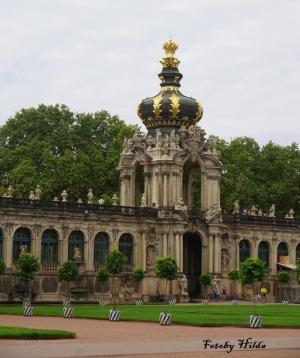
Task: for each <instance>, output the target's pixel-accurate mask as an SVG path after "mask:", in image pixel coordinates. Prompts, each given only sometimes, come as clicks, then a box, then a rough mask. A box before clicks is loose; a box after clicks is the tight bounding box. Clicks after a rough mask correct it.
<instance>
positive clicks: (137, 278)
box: [133, 267, 145, 282]
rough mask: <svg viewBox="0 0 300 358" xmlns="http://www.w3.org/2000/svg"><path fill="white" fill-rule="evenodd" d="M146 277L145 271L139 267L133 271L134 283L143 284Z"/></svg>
mask: <svg viewBox="0 0 300 358" xmlns="http://www.w3.org/2000/svg"><path fill="white" fill-rule="evenodd" d="M144 277H145V271H144V270H143V269H142V268H141V267H137V268H135V269H134V271H133V281H134V282H141V281H143V279H144Z"/></svg>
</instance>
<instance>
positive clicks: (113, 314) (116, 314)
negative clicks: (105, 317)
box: [109, 310, 121, 321]
mask: <svg viewBox="0 0 300 358" xmlns="http://www.w3.org/2000/svg"><path fill="white" fill-rule="evenodd" d="M120 316H121V314H120V311H114V310H109V320H110V321H120Z"/></svg>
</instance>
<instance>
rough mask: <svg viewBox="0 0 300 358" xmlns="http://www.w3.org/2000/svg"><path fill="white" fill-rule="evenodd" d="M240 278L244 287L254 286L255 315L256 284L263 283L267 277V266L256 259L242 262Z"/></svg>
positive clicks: (251, 258) (250, 258)
mask: <svg viewBox="0 0 300 358" xmlns="http://www.w3.org/2000/svg"><path fill="white" fill-rule="evenodd" d="M239 276H240V281H241V283H242V284H243V285H252V295H253V313H254V314H255V298H254V283H255V282H262V281H263V280H264V279H265V277H266V276H267V269H266V264H265V263H264V262H263V261H262V260H260V259H258V258H256V257H249V258H248V259H246V260H245V261H244V262H242V264H241V267H240V271H239Z"/></svg>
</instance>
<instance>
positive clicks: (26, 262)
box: [17, 253, 41, 282]
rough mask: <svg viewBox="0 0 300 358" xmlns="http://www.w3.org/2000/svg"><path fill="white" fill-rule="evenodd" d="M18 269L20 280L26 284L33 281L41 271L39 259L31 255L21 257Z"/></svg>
mask: <svg viewBox="0 0 300 358" xmlns="http://www.w3.org/2000/svg"><path fill="white" fill-rule="evenodd" d="M17 267H18V277H19V279H20V280H21V281H25V282H28V281H30V280H33V279H34V278H35V276H36V274H37V273H38V272H39V271H40V269H41V265H40V263H39V259H38V258H37V257H36V256H34V255H32V254H30V253H27V254H23V255H21V256H20V257H19V259H18V262H17Z"/></svg>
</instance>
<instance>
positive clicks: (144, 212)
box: [0, 198, 158, 218]
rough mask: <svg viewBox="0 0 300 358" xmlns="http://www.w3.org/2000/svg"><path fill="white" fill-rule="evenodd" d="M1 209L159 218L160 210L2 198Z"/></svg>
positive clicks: (0, 201)
mask: <svg viewBox="0 0 300 358" xmlns="http://www.w3.org/2000/svg"><path fill="white" fill-rule="evenodd" d="M1 209H22V210H32V211H34V212H35V213H36V212H38V211H40V210H46V211H59V212H64V213H81V214H83V215H89V214H96V215H99V216H102V215H121V216H136V217H151V218H157V217H158V211H157V209H154V208H140V207H131V206H114V205H99V204H86V203H74V202H62V201H41V200H29V199H15V198H0V210H1Z"/></svg>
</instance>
